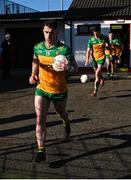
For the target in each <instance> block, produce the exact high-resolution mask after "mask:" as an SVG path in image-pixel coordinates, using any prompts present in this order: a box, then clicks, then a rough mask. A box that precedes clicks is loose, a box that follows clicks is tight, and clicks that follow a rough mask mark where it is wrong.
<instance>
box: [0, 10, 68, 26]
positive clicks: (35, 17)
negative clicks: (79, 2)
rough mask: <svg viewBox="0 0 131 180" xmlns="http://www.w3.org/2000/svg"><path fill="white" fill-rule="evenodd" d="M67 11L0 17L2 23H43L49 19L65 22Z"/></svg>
mask: <svg viewBox="0 0 131 180" xmlns="http://www.w3.org/2000/svg"><path fill="white" fill-rule="evenodd" d="M65 12H66V10H65V11H49V12H35V13H25V14H23V13H22V14H10V15H0V23H4V22H8V23H9V22H11V23H12V22H22V21H23V22H25V21H41V20H47V19H54V20H63V17H64V14H65Z"/></svg>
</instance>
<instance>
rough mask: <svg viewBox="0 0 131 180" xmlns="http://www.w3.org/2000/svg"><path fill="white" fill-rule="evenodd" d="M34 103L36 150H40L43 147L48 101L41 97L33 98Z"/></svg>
mask: <svg viewBox="0 0 131 180" xmlns="http://www.w3.org/2000/svg"><path fill="white" fill-rule="evenodd" d="M34 103H35V111H36V139H37V144H38V148H41V147H44V146H45V138H46V116H47V112H48V109H49V105H50V101H48V100H47V99H45V98H43V97H41V96H35V102H34Z"/></svg>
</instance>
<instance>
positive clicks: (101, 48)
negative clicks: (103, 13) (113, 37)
mask: <svg viewBox="0 0 131 180" xmlns="http://www.w3.org/2000/svg"><path fill="white" fill-rule="evenodd" d="M109 47H110V45H109V41H108V39H107V37H106V36H104V35H102V34H101V33H100V30H99V28H97V27H96V28H95V29H94V30H93V36H92V37H91V38H90V39H89V41H88V45H87V50H86V61H85V66H86V65H87V64H89V62H90V57H91V56H92V61H93V67H94V70H95V82H94V90H93V92H92V93H91V96H96V95H97V91H98V87H99V84H101V85H104V79H103V77H102V68H103V65H104V63H105V49H106V48H109Z"/></svg>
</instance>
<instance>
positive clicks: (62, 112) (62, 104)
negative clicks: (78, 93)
mask: <svg viewBox="0 0 131 180" xmlns="http://www.w3.org/2000/svg"><path fill="white" fill-rule="evenodd" d="M66 103H67V98H65V99H64V100H63V101H59V102H54V107H55V110H56V112H57V114H58V115H59V116H60V118H61V119H62V120H63V121H64V122H65V123H69V118H68V113H67V111H66Z"/></svg>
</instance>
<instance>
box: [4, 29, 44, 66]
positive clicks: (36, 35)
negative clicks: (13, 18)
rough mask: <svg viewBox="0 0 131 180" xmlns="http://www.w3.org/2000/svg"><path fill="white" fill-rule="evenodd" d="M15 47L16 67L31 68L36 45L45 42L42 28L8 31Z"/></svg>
mask: <svg viewBox="0 0 131 180" xmlns="http://www.w3.org/2000/svg"><path fill="white" fill-rule="evenodd" d="M6 32H8V33H10V34H11V37H12V41H13V43H14V47H15V67H30V66H31V64H32V63H31V62H32V58H33V48H34V45H35V44H36V43H38V42H40V41H42V40H43V33H42V28H41V27H38V28H34V27H32V28H17V29H6Z"/></svg>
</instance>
